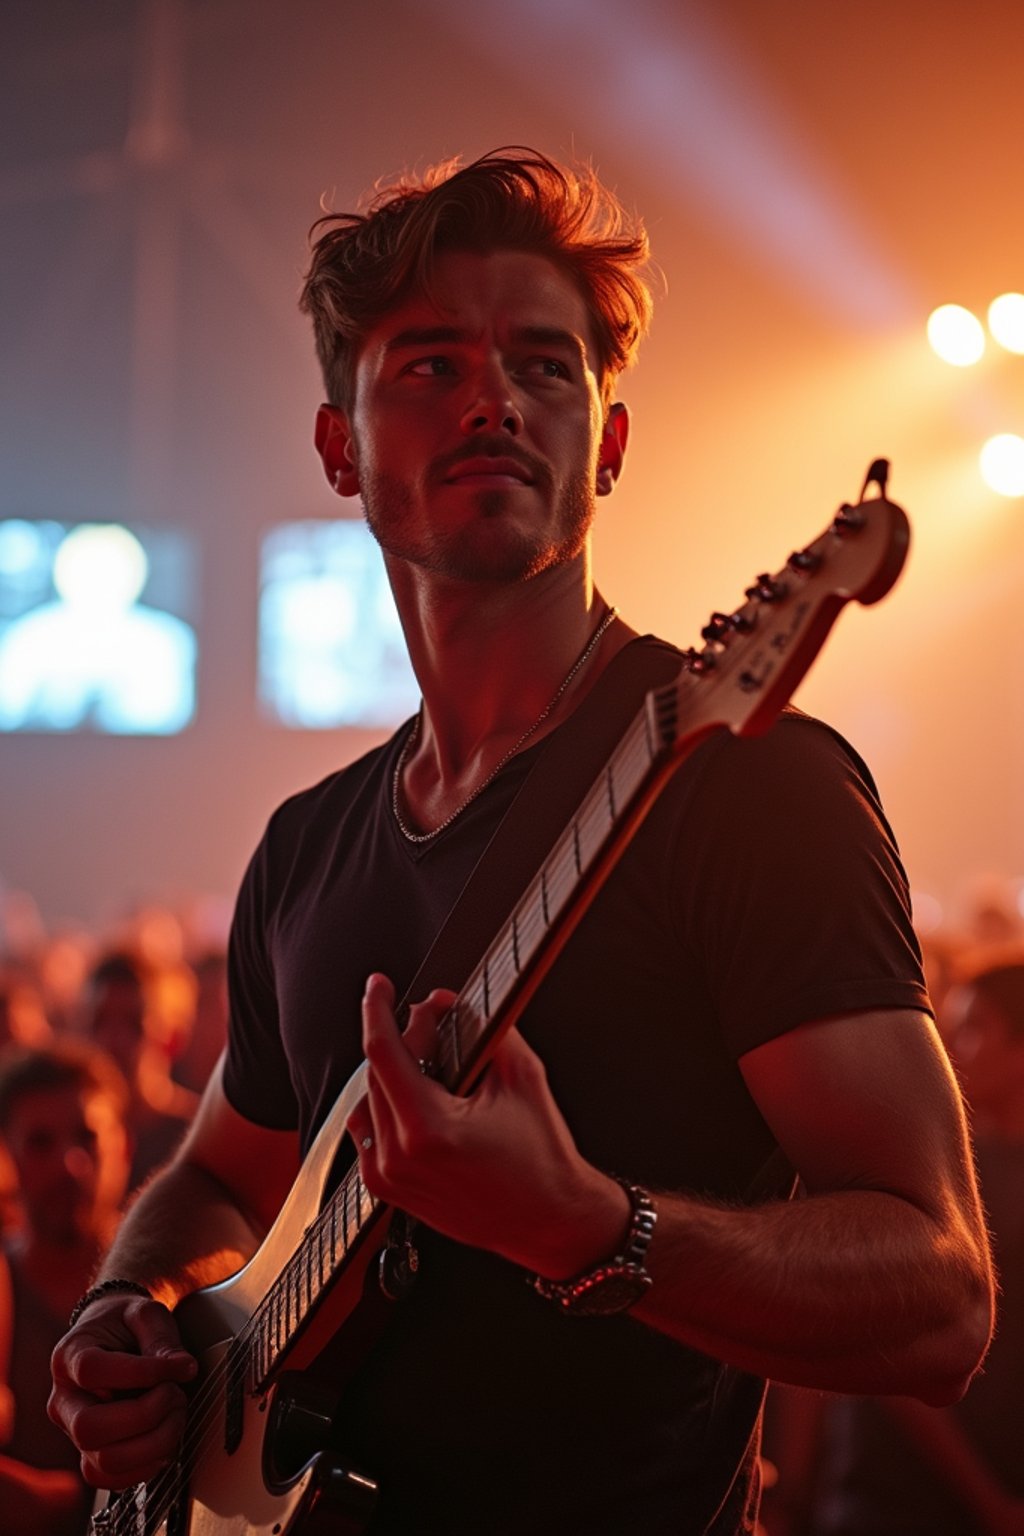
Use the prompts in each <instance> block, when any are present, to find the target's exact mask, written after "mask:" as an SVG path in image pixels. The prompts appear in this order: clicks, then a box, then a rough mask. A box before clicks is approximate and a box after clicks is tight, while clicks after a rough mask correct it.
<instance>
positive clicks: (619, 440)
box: [597, 400, 629, 496]
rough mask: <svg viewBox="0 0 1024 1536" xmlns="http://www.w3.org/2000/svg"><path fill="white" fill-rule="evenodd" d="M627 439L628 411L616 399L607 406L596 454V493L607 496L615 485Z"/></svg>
mask: <svg viewBox="0 0 1024 1536" xmlns="http://www.w3.org/2000/svg"><path fill="white" fill-rule="evenodd" d="M628 441H629V412H628V411H627V410H626V407H625V406H624V405H623V404H622V402H621V401H619V400H617V401H615V403H614V404H613V405H610V406H609V407H608V415H607V417H606V419H605V424H604V431H603V432H602V434H601V447H600V450H599V452H598V456H597V494H598V495H599V496H607V495H609V494H610V493H611V491H612V490H613V488H614V486H615V482H616V480H617V479H618V478H619V474H620V472H621V470H622V460H623V459H624V457H625V454H626V444H627V443H628Z"/></svg>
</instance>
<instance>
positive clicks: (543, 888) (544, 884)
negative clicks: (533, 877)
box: [540, 864, 551, 928]
mask: <svg viewBox="0 0 1024 1536" xmlns="http://www.w3.org/2000/svg"><path fill="white" fill-rule="evenodd" d="M540 900H541V909H542V911H543V913H544V926H545V928H550V927H551V913H550V912H549V911H548V869H547V865H546V864H545V865H544V866H543V868H542V869H541V872H540Z"/></svg>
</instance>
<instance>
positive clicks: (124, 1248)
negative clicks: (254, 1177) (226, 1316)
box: [97, 1161, 264, 1307]
mask: <svg viewBox="0 0 1024 1536" xmlns="http://www.w3.org/2000/svg"><path fill="white" fill-rule="evenodd" d="M263 1235H264V1234H263V1233H262V1232H261V1231H259V1230H258V1229H257V1227H256V1224H255V1221H254V1220H253V1219H252V1218H248V1217H246V1216H245V1215H243V1213H242V1212H240V1211H239V1209H238V1206H237V1204H236V1203H235V1202H234V1201H233V1200H232V1199H231V1198H230V1197H229V1195H228V1193H227V1191H226V1190H225V1189H224V1187H223V1186H222V1185H221V1184H219V1183H218V1181H217V1180H216V1179H215V1178H214V1177H213V1176H212V1175H211V1174H209V1173H207V1172H206V1171H205V1170H204V1169H202V1168H199V1167H197V1166H196V1165H195V1164H193V1163H189V1162H187V1161H179V1162H175V1163H172V1164H171V1166H170V1167H169V1168H166V1169H165V1170H164V1171H163V1172H162V1173H159V1174H157V1176H156V1177H155V1178H154V1179H153V1180H152V1181H151V1182H150V1183H149V1184H148V1185H147V1186H146V1188H145V1189H144V1190H143V1192H142V1194H141V1195H140V1196H139V1197H138V1199H137V1200H136V1201H135V1203H134V1205H133V1206H132V1208H131V1210H130V1211H129V1212H128V1215H127V1216H126V1217H125V1219H124V1221H123V1222H122V1224H121V1227H120V1230H119V1231H118V1234H117V1237H116V1238H115V1239H114V1242H113V1244H112V1245H111V1248H110V1250H109V1252H108V1253H107V1255H106V1257H105V1259H104V1261H103V1264H102V1266H101V1268H100V1270H99V1273H98V1275H97V1281H99V1282H102V1281H104V1280H109V1279H117V1280H136V1281H138V1282H139V1283H140V1284H142V1285H145V1286H147V1287H148V1288H149V1290H150V1291H152V1293H153V1295H154V1296H155V1297H156V1299H157V1300H158V1301H162V1302H164V1303H165V1304H166V1305H167V1306H169V1307H173V1306H174V1305H175V1304H176V1303H177V1302H178V1301H180V1300H181V1298H182V1297H183V1296H185V1295H187V1294H189V1293H190V1292H191V1291H194V1290H196V1289H198V1287H200V1286H203V1285H213V1284H215V1283H216V1282H217V1281H218V1280H223V1279H224V1278H225V1277H226V1276H227V1275H232V1274H234V1273H235V1272H236V1271H237V1270H238V1269H240V1268H241V1267H242V1265H243V1264H244V1263H245V1262H246V1261H247V1260H248V1259H249V1258H250V1257H251V1256H252V1254H253V1252H254V1251H255V1249H256V1247H257V1246H258V1245H259V1242H260V1240H261V1239H262V1237H263Z"/></svg>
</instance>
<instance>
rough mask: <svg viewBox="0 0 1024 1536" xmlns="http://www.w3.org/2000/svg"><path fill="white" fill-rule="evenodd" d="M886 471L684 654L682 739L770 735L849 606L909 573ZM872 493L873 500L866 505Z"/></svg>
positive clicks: (876, 468) (902, 527)
mask: <svg viewBox="0 0 1024 1536" xmlns="http://www.w3.org/2000/svg"><path fill="white" fill-rule="evenodd" d="M888 467H889V466H888V464H887V463H886V461H885V460H884V459H877V460H876V461H875V462H874V463H873V464H872V466H871V468H870V469H869V470H868V474H867V478H866V480H865V482H864V489H863V490H862V492H861V498H860V500H859V501H858V502H856V503H855V504H853V505H851V504H849V503H844V504H843V506H841V507H840V508H839V511H838V512H837V513H836V516H835V517H834V518H833V520H832V522H831V523H830V524H829V526H828V527H827V528H826V529H825V531H824V533H822V534H820V535H819V536H818V538H816V539H815V540H813V542H812V543H810V544H808V545H806V546H805V547H804V548H803V549H799V550H796V551H794V553H793V554H791V555H790V557H789V559H788V560H787V561H786V563H785V565H784V566H783V567H782V569H781V570H779V571H777V572H776V573H775V574H774V575H769V574H767V573H765V574H763V575H760V576H758V577H757V578H756V579H755V581H754V583H753V585H752V586H750V587H748V588H747V591H746V594H745V595H746V601H745V602H744V603H743V605H742V606H741V607H740V608H737V609H735V610H734V611H733V612H731V613H715V614H712V616H711V619H710V621H709V622H708V624H706V625H705V627H704V629H703V630H702V631H701V636H702V639H703V640H704V642H705V644H704V646H703V648H702V649H701V650H696V649H692V650H690V651H687V652H685V653H684V666H683V671H682V673H681V675H680V679H679V682H678V684H677V688H678V709H679V725H678V727H677V729H678V730H679V731H680V733H681V735H682V736H684V737H686V738H690V737H692V735H693V733H694V731H695V730H703V729H708V728H710V727H713V726H718V725H725V726H728V728H729V729H730V730H731V731H733V732H734V733H735V734H736V735H739V736H756V735H759V734H760V733H761V732H763V731H766V730H767V729H768V727H769V726H770V725H771V723H772V721H773V720H774V719H775V717H776V715H777V714H778V712H779V710H780V709H781V708H782V707H783V705H784V704H785V703H786V702H787V700H788V699H789V698H790V696H791V694H792V693H793V691H794V689H795V688H796V686H797V684H798V683H799V682H800V680H801V679H802V677H803V676H804V674H805V672H806V671H807V669H808V668H809V667H810V665H811V662H812V661H813V660H814V658H815V656H816V655H817V654H818V651H819V650H820V648H821V646H822V643H823V641H824V639H825V636H826V635H827V634H828V632H829V630H830V629H831V628H832V625H833V624H834V623H835V620H836V618H837V616H838V615H839V612H840V610H841V609H842V608H843V607H845V605H846V604H847V603H848V602H851V601H856V602H859V603H863V604H870V603H877V602H878V601H879V599H880V598H882V597H884V596H885V595H886V593H887V592H888V591H889V590H890V589H891V587H892V586H893V585H894V583H895V581H896V578H897V577H898V576H899V574H900V572H901V570H902V569H903V565H904V562H905V560H906V556H907V550H908V548H909V544H910V524H909V523H908V521H907V516H906V513H905V512H904V511H903V509H902V507H898V506H897V505H896V504H895V502H892V501H889V500H888V499H887V497H886V494H885V484H886V477H887V474H888ZM869 486H874V487H875V490H876V492H877V494H875V495H868V494H867V492H868V488H869Z"/></svg>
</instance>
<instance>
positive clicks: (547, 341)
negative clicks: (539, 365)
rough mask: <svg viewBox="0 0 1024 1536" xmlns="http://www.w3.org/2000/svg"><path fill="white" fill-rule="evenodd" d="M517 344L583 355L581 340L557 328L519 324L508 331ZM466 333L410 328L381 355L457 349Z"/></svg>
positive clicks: (446, 327) (442, 327) (451, 327)
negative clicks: (522, 343) (551, 348)
mask: <svg viewBox="0 0 1024 1536" xmlns="http://www.w3.org/2000/svg"><path fill="white" fill-rule="evenodd" d="M512 335H513V337H514V339H515V340H516V341H518V342H520V343H521V342H528V343H529V344H530V345H531V346H542V347H564V348H566V349H567V350H568V351H570V352H574V353H575V354H576V355H577V356H578V357H580V358H582V357H583V356H584V354H585V352H586V347H585V345H584V343H583V340H582V339H581V338H580V337H579V336H577V335H576V333H575V332H574V331H568V330H565V329H564V327H562V326H559V325H523V326H517V327H516V329H515V330H514V331H513V332H512ZM472 339H473V338H472V335H471V334H470V332H469V331H466V330H463V329H461V328H460V327H459V326H455V325H412V326H408V327H407V328H406V329H405V330H404V331H398V332H397V333H396V334H395V335H394V336H389V337H388V339H387V341H386V342H385V343H384V350H385V352H402V351H406V350H408V349H409V348H410V347H435V346H444V345H449V346H453V345H455V346H457V345H459V344H461V343H464V342H468V341H471V340H472Z"/></svg>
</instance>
